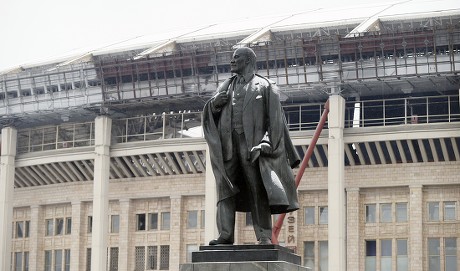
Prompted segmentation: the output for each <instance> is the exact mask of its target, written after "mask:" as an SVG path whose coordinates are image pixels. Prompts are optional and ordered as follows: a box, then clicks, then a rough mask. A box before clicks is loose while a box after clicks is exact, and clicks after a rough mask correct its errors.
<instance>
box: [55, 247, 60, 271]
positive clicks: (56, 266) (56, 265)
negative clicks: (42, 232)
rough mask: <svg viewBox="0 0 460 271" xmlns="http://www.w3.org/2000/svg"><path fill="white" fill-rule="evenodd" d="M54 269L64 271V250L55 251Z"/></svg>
mask: <svg viewBox="0 0 460 271" xmlns="http://www.w3.org/2000/svg"><path fill="white" fill-rule="evenodd" d="M54 271H62V250H55V251H54Z"/></svg>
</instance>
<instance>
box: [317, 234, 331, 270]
mask: <svg viewBox="0 0 460 271" xmlns="http://www.w3.org/2000/svg"><path fill="white" fill-rule="evenodd" d="M328 250H329V245H328V242H327V241H319V270H321V271H328V270H329V264H328V259H329V256H328V253H329V252H328Z"/></svg>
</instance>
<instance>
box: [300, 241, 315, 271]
mask: <svg viewBox="0 0 460 271" xmlns="http://www.w3.org/2000/svg"><path fill="white" fill-rule="evenodd" d="M303 266H305V267H307V268H310V270H314V269H315V242H313V241H307V242H303Z"/></svg>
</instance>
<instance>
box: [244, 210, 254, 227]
mask: <svg viewBox="0 0 460 271" xmlns="http://www.w3.org/2000/svg"><path fill="white" fill-rule="evenodd" d="M245 214H246V226H252V213H251V212H247V213H245Z"/></svg>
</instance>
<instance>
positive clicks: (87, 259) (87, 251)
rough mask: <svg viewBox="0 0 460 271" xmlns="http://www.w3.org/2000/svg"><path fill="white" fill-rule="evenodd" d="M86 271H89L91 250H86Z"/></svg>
mask: <svg viewBox="0 0 460 271" xmlns="http://www.w3.org/2000/svg"><path fill="white" fill-rule="evenodd" d="M86 271H91V248H90V247H89V248H87V249H86Z"/></svg>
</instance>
